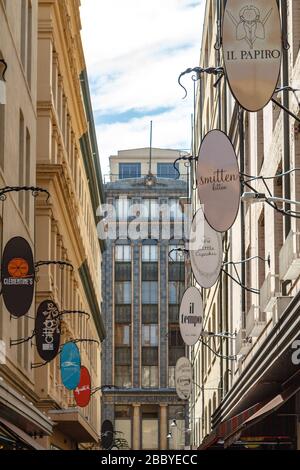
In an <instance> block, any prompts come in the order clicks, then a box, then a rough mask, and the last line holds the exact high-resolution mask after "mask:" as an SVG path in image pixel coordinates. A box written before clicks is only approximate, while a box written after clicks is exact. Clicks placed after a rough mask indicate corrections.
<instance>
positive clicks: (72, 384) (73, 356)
mask: <svg viewBox="0 0 300 470" xmlns="http://www.w3.org/2000/svg"><path fill="white" fill-rule="evenodd" d="M80 369H81V358H80V352H79V349H78V347H77V345H76V344H75V343H72V342H69V343H66V344H64V345H63V347H62V350H61V353H60V374H61V381H62V383H63V384H64V386H65V387H66V388H67V389H68V390H74V389H75V388H76V387H77V386H78V384H79V381H80Z"/></svg>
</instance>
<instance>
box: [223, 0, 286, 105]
mask: <svg viewBox="0 0 300 470" xmlns="http://www.w3.org/2000/svg"><path fill="white" fill-rule="evenodd" d="M222 43H223V58H224V65H225V70H226V75H227V79H228V83H229V86H230V88H231V91H232V94H233V95H234V97H235V99H236V100H237V101H238V103H239V104H240V105H241V106H242V107H243V108H244V109H246V110H247V111H252V112H255V111H259V110H261V109H262V108H264V107H265V106H266V104H268V102H269V101H270V99H271V98H272V95H273V93H274V91H275V88H276V86H277V82H278V78H279V73H280V67H281V59H282V31H281V19H280V14H279V10H278V5H277V1H276V0H251V1H245V2H243V1H241V0H227V3H226V7H225V11H224V17H223V27H222Z"/></svg>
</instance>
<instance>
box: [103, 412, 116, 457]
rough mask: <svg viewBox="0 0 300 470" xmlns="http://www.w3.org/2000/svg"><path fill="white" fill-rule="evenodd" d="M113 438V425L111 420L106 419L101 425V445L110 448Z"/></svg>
mask: <svg viewBox="0 0 300 470" xmlns="http://www.w3.org/2000/svg"><path fill="white" fill-rule="evenodd" d="M113 440H114V427H113V424H112V422H111V421H109V420H108V419H106V420H105V421H103V423H102V426H101V446H102V448H103V449H106V450H108V449H110V448H111V446H112V444H113Z"/></svg>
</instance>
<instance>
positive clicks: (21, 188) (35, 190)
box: [0, 186, 50, 202]
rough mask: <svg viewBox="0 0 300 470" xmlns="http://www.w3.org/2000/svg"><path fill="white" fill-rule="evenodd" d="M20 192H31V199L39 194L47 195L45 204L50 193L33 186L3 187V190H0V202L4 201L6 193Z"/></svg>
mask: <svg viewBox="0 0 300 470" xmlns="http://www.w3.org/2000/svg"><path fill="white" fill-rule="evenodd" d="M20 191H31V193H32V196H33V197H37V196H38V194H39V193H45V194H47V199H46V202H48V200H49V198H50V193H49V191H47V189H43V188H39V187H35V186H5V187H4V188H0V201H6V199H7V196H6V194H7V193H11V192H17V193H18V192H20Z"/></svg>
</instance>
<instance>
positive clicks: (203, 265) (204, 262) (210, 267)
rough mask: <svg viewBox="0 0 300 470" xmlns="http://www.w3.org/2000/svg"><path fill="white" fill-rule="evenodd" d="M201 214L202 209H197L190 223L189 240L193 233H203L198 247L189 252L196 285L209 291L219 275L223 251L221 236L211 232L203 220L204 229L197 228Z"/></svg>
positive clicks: (213, 231)
mask: <svg viewBox="0 0 300 470" xmlns="http://www.w3.org/2000/svg"><path fill="white" fill-rule="evenodd" d="M199 212H200V215H201V213H202V209H199V210H198V211H197V212H196V214H195V217H194V219H193V222H192V227H191V235H190V238H194V235H193V234H194V233H195V232H197V231H201V232H202V231H203V235H201V237H200V238H201V240H200V242H197V243H199V247H198V249H197V247H193V249H190V250H189V254H190V260H191V266H192V271H193V274H194V276H195V279H196V281H197V283H198V284H199V285H200V286H201V287H204V288H205V289H209V288H210V287H212V286H213V285H214V284H215V283H216V282H217V280H218V277H219V275H220V271H221V267H222V260H223V250H222V235H221V233H219V232H216V231H215V230H213V229H212V228H211V227H210V225H208V223H207V222H206V221H205V220H203V224H204V228H201V227H198V225H199V221H201V217H200V216H198V213H199Z"/></svg>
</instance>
